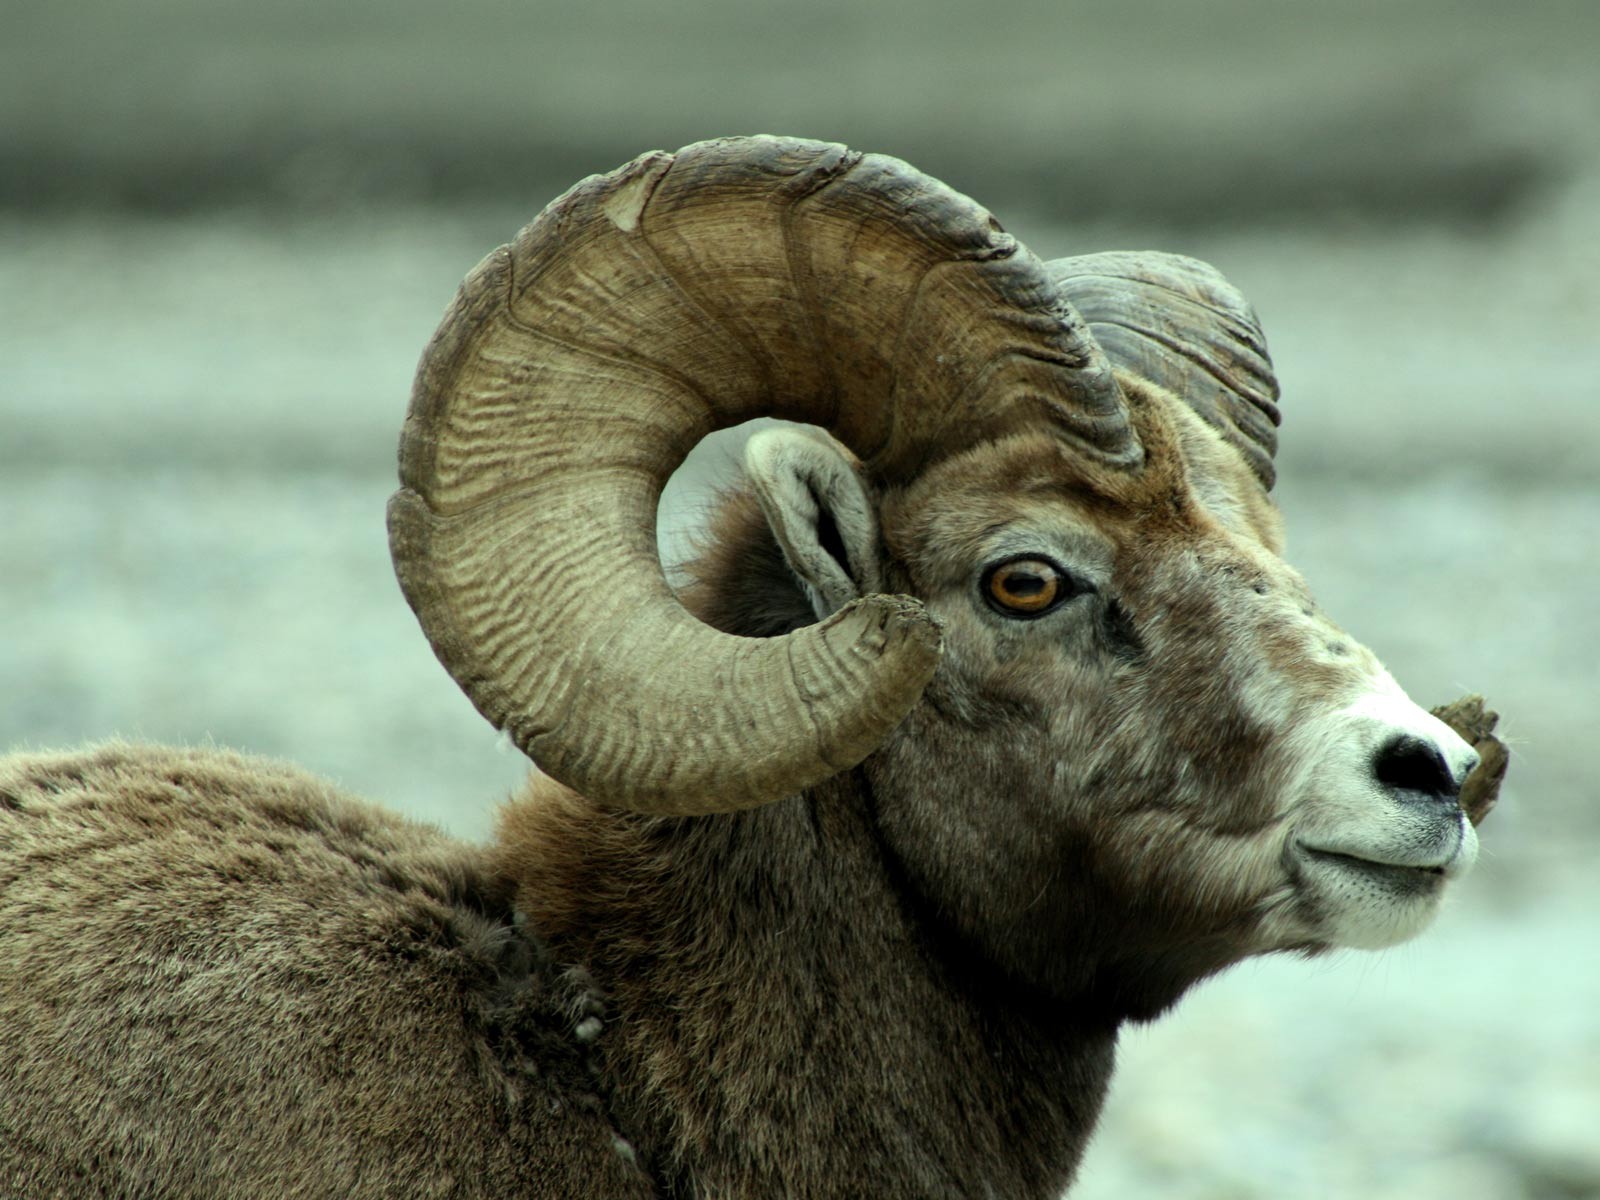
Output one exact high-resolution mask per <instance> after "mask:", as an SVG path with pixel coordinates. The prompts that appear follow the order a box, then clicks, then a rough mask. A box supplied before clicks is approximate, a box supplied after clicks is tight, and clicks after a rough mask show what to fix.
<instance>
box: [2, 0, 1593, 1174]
mask: <svg viewBox="0 0 1600 1200" xmlns="http://www.w3.org/2000/svg"><path fill="white" fill-rule="evenodd" d="M0 27H3V30H4V36H3V38H0V621H3V628H4V630H5V636H4V637H3V638H0V688H3V700H0V747H5V746H9V747H35V748H42V747H51V746H60V745H67V744H72V743H77V742H80V741H84V740H88V739H100V738H105V737H107V736H110V735H113V734H119V735H123V736H129V737H139V738H153V739H162V740H170V741H177V742H185V743H209V742H215V743H219V744H226V745H231V746H237V747H242V748H245V749H249V750H253V751H259V752H262V753H268V754H273V755H282V756H287V757H291V758H293V759H295V760H297V761H299V762H301V763H303V764H305V765H307V766H309V767H311V768H313V769H314V770H317V771H319V772H323V773H326V774H328V775H330V776H332V777H334V778H335V779H337V780H339V781H340V782H341V783H343V784H344V785H345V786H347V787H348V788H350V789H352V790H355V791H357V792H361V793H364V794H366V795H369V796H373V797H378V798H382V799H384V800H386V801H388V802H391V803H394V804H397V805H400V806H402V807H404V808H405V809H406V810H408V811H410V812H412V813H415V814H418V815H420V816H422V817H425V818H427V819H431V820H434V821H438V822H440V823H442V824H444V825H446V826H447V827H448V828H450V829H452V830H454V831H456V832H458V833H460V834H462V835H465V836H469V837H479V836H482V835H483V834H484V833H485V832H486V831H487V829H488V827H489V822H490V819H491V813H492V810H493V806H494V804H495V803H496V802H497V800H499V799H500V798H501V797H502V796H503V795H504V794H505V792H506V790H507V789H508V788H509V787H511V786H512V785H513V784H514V783H515V782H516V781H517V780H518V779H519V778H520V777H521V774H522V772H523V770H524V769H525V763H524V761H523V760H522V759H521V757H520V755H519V754H518V753H517V752H516V751H515V750H513V749H511V748H509V747H508V746H506V745H505V744H503V743H502V742H500V741H499V740H498V739H497V737H496V735H495V734H494V733H493V731H492V730H490V729H489V728H488V726H487V725H486V724H485V723H484V722H483V721H482V720H481V719H480V718H479V717H478V716H477V715H476V714H475V713H474V712H473V711H472V709H471V708H470V706H469V705H468V704H467V703H466V701H465V700H464V699H463V698H462V697H461V696H460V694H459V693H458V692H457V690H456V688H455V686H454V685H453V684H452V683H451V682H450V680H449V679H448V678H447V677H446V675H445V674H444V672H443V671H442V670H441V669H440V668H439V667H438V665H437V664H436V663H435V661H434V659H433V656H432V654H431V652H430V651H429V650H428V648H427V645H426V644H425V642H424V641H423V639H422V637H421V635H420V633H419V631H418V630H417V628H416V626H415V623H414V621H413V618H412V616H411V614H410V612H409V611H408V610H407V609H406V607H405V604H404V602H403V601H402V599H401V597H400V595H399V592H398V590H397V588H396V586H395V584H394V582H393V576H392V574H391V571H390V568H389V565H388V557H387V549H386V546H385V540H384V533H383V524H382V512H383V504H384V501H385V499H386V498H387V496H388V494H389V492H390V491H391V490H392V488H393V486H394V484H393V460H394V446H395V438H396V434H397V432H398V429H399V425H400V420H401V417H402V414H403V412H404V407H405V402H406V396H407V393H408V389H409V384H410V375H411V372H412V369H413V366H414V364H415V361H416V357H417V354H418V353H419V351H420V350H421V348H422V346H423V344H424V342H425V341H426V340H427V338H428V335H429V333H430V332H431V330H432V328H433V326H434V325H435V323H436V322H437V320H438V317H439V315H440V313H441V312H442V310H443V308H444V305H445V304H446V303H447V301H448V300H449V298H450V296H451V294H452V293H453V291H454V288H455V286H456V284H457V282H458V281H459V280H460V278H461V277H462V275H464V274H465V272H466V271H467V270H468V269H469V268H470V267H471V266H472V264H473V263H474V262H476V261H477V259H478V258H480V257H481V256H482V255H483V254H484V253H485V252H487V251H488V250H489V249H491V248H492V247H493V246H495V245H497V244H498V243H500V242H502V241H505V240H507V239H508V238H509V237H510V236H511V235H512V234H513V233H514V232H515V230H516V229H517V228H518V227H519V226H520V225H521V224H523V223H524V222H525V221H527V220H528V219H529V218H531V217H532V216H533V214H534V213H535V212H537V210H538V209H539V208H540V207H542V205H543V204H544V203H545V202H546V201H547V200H549V199H550V198H552V197H553V196H555V195H556V194H557V193H559V192H560V191H561V190H563V189H564V188H565V187H567V186H568V185H569V184H571V183H572V182H574V181H576V180H577V179H578V178H580V177H582V176H583V175H585V174H588V173H590V172H594V171H602V170H607V169H609V168H611V167H613V166H616V165H617V164H619V163H621V162H623V161H625V160H627V159H628V158H631V157H632V156H633V155H635V154H636V153H638V152H640V151H642V150H646V149H651V148H657V147H661V148H667V149H671V148H674V147H676V146H678V145H681V144H683V143H685V142H689V141H694V140H698V139H700V138H704V137H709V136H714V135H718V134H725V133H745V132H774V133H794V134H801V135H806V136H812V137H821V138H829V139H835V140H839V141H844V142H847V143H849V144H851V145H853V146H855V147H857V148H859V149H866V150H879V151H886V152H889V153H892V154H896V155H898V156H900V157H903V158H906V159H909V160H911V161H912V162H914V163H915V164H916V165H918V166H919V167H921V168H922V169H924V170H926V171H928V172H930V173H931V174H934V175H936V176H938V177H940V178H943V179H944V180H945V181H947V182H949V183H950V184H952V185H953V186H955V187H957V188H959V189H960V190H962V191H965V192H967V193H969V194H971V195H973V196H975V197H976V198H978V199H979V200H980V201H981V202H982V203H984V204H985V205H987V206H988V207H989V208H990V209H992V210H993V211H994V212H995V213H996V214H997V215H998V216H999V218H1000V219H1001V220H1002V222H1004V224H1005V225H1006V226H1007V228H1008V229H1010V230H1011V231H1012V232H1014V233H1016V234H1017V235H1019V236H1020V237H1021V238H1022V239H1023V240H1024V241H1025V242H1026V243H1028V244H1029V245H1030V246H1031V247H1032V248H1033V249H1034V250H1035V251H1037V252H1038V253H1040V254H1041V255H1042V256H1045V257H1054V256H1057V255H1062V254H1070V253H1080V252H1086V251H1091V250H1099V249H1109V248H1119V247H1120V248H1160V249H1168V250H1176V251H1181V252H1183V253H1187V254H1192V255H1196V256H1199V257H1202V258H1205V259H1208V260H1210V261H1212V262H1214V263H1215V264H1217V265H1218V266H1219V267H1220V268H1221V269H1222V270H1223V271H1224V272H1225V273H1226V274H1227V275H1229V276H1230V278H1232V279H1233V280H1234V282H1236V283H1237V284H1238V285H1239V286H1240V287H1241V288H1242V289H1243V290H1244V292H1245V293H1246V294H1247V295H1248V296H1250V297H1251V299H1252V300H1253V302H1254V303H1255V304H1256V306H1257V308H1258V309H1259V310H1260V312H1261V314H1262V317H1263V321H1264V323H1265V326H1266V329H1267V332H1268V336H1269V339H1270V340H1271V344H1272V348H1273V352H1274V356H1275V359H1276V361H1277V365H1278V368H1279V373H1280V378H1281V381H1282V384H1283V388H1284V400H1283V411H1284V414H1285V426H1284V430H1283V449H1282V451H1281V454H1280V458H1279V462H1280V478H1281V481H1282V482H1281V483H1280V485H1279V489H1278V497H1279V501H1280V503H1281V504H1282V506H1283V508H1284V509H1285V511H1286V513H1287V515H1288V520H1289V530H1290V557H1291V559H1292V560H1293V561H1294V562H1295V563H1296V565H1298V566H1299V567H1300V568H1301V569H1302V570H1303V571H1304V572H1305V573H1306V574H1307V576H1308V577H1309V579H1310V581H1311V583H1312V586H1313V587H1314V589H1315V590H1316V591H1317V593H1318V595H1319V597H1320V598H1321V600H1322V601H1323V603H1324V605H1325V606H1326V607H1327V609H1328V610H1329V611H1330V612H1332V613H1333V614H1334V615H1335V617H1336V618H1338V619H1339V620H1341V621H1342V622H1343V623H1344V624H1345V625H1346V626H1347V627H1348V628H1349V629H1350V630H1351V631H1352V632H1353V633H1354V634H1355V635H1356V636H1357V637H1359V638H1360V639H1361V640H1363V641H1365V642H1367V643H1368V644H1369V645H1371V646H1373V647H1374V648H1375V649H1376V650H1377V651H1378V652H1379V654H1380V655H1381V656H1382V657H1383V658H1384V659H1385V660H1386V661H1387V662H1388V664H1389V665H1390V667H1391V668H1392V669H1393V671H1394V672H1395V674H1396V675H1397V676H1398V677H1399V678H1400V680H1401V681H1402V682H1403V683H1404V684H1405V685H1406V686H1407V687H1408V688H1409V689H1410V690H1411V692H1412V694H1413V695H1414V696H1415V697H1417V698H1418V699H1419V700H1421V701H1422V702H1423V703H1425V704H1433V703H1437V702H1440V701H1443V700H1445V699H1448V698H1451V697H1453V696H1456V695H1458V694H1460V693H1462V692H1464V691H1469V690H1470V691H1481V692H1482V693H1484V694H1485V695H1486V696H1487V697H1488V698H1489V700H1490V702H1491V705H1492V706H1494V707H1496V708H1498V709H1499V710H1500V711H1501V712H1502V713H1503V714H1504V722H1503V731H1504V732H1505V733H1506V735H1507V737H1508V740H1509V741H1511V742H1512V744H1513V749H1514V757H1513V764H1512V771H1511V776H1510V782H1509V786H1508V788H1507V791H1506V794H1505V796H1504V798H1503V800H1502V804H1501V807H1500V809H1499V810H1498V811H1497V812H1496V814H1495V815H1494V817H1493V818H1492V820H1491V823H1490V824H1489V825H1487V826H1486V827H1485V829H1484V830H1483V834H1484V851H1485V856H1484V861H1483V862H1482V865H1481V866H1480V868H1479V869H1478V871H1477V873H1476V874H1475V875H1474V877H1473V878H1472V879H1471V880H1470V881H1469V882H1468V883H1467V884H1466V885H1465V886H1464V887H1463V888H1462V889H1461V891H1462V895H1461V896H1460V897H1459V898H1458V899H1457V901H1456V903H1455V904H1454V905H1453V906H1452V907H1451V909H1450V910H1449V911H1448V912H1447V913H1446V914H1445V915H1444V917H1443V918H1442V919H1441V921H1440V923H1439V926H1438V927H1437V928H1436V929H1435V930H1433V931H1432V932H1431V933H1430V934H1429V935H1427V936H1426V937H1425V938H1423V939H1422V940H1421V941H1419V942H1417V943H1415V944H1414V945H1411V946H1406V947H1402V948H1400V949H1397V950H1393V951H1389V952H1387V953H1385V954H1382V955H1354V954H1352V955H1347V956H1343V957H1340V958H1337V959H1329V960H1319V961H1317V962H1315V963H1311V964H1307V963H1304V962H1299V961H1282V962H1279V961H1268V962H1261V963H1257V964H1248V965H1246V966H1244V967H1242V968H1239V969H1236V970H1235V971H1234V972H1232V973H1231V974H1230V975H1229V976H1227V977H1225V978H1224V979H1221V980H1219V981H1215V982H1213V983H1211V984H1209V985H1207V986H1205V987H1203V988H1201V989H1199V990H1198V991H1197V992H1196V993H1195V994H1194V995H1193V996H1191V997H1190V998H1189V999H1188V1000H1186V1001H1185V1002H1184V1004H1183V1005H1182V1006H1181V1007H1180V1009H1179V1010H1178V1011H1177V1012H1176V1013H1175V1014H1173V1015H1172V1016H1170V1017H1168V1018H1166V1019H1165V1020H1164V1021H1162V1022H1161V1023H1159V1024H1158V1025H1157V1026H1155V1027H1153V1028H1151V1029H1149V1030H1139V1031H1135V1032H1133V1033H1131V1034H1130V1036H1129V1038H1128V1039H1127V1043H1126V1049H1125V1052H1124V1056H1123V1067H1122V1070H1121V1072H1120V1073H1119V1076H1118V1079H1117V1083H1116V1086H1115V1093H1114V1096H1113V1100H1112V1103H1111V1105H1110V1107H1109V1109H1108V1111H1107V1113H1106V1117H1105V1121H1104V1125H1103V1131H1102V1134H1101V1136H1100V1138H1099V1140H1098V1142H1097V1143H1096V1144H1095V1146H1094V1148H1093V1149H1092V1151H1091V1153H1090V1155H1089V1158H1088V1161H1087V1163H1086V1164H1085V1167H1084V1171H1083V1176H1082V1180H1081V1183H1080V1186H1079V1188H1078V1190H1077V1191H1076V1192H1075V1193H1074V1195H1075V1196H1076V1197H1092V1198H1097V1200H1109V1198H1112V1197H1130V1196H1146V1195H1149V1196H1158V1195H1159V1196H1164V1197H1195V1198H1200V1197H1205V1198H1215V1200H1223V1198H1229V1200H1232V1198H1255V1197H1262V1198H1266V1197H1272V1198H1274V1200H1284V1198H1289V1200H1295V1198H1302V1197H1304V1198H1317V1200H1321V1198H1339V1200H1343V1198H1347V1197H1348V1198H1356V1197H1360V1198H1362V1200H1374V1198H1388V1197H1395V1198H1399V1197H1405V1198H1408V1200H1415V1198H1418V1197H1423V1198H1426V1197H1446V1196H1448V1197H1451V1198H1452V1200H1475V1198H1482V1200H1573V1198H1577V1197H1587V1196H1600V936H1597V932H1596V925H1597V923H1600V881H1597V873H1596V871H1595V868H1594V865H1593V864H1594V862H1595V859H1596V851H1597V850H1600V805H1597V804H1596V803H1595V785H1594V783H1593V765H1592V763H1593V759H1592V754H1593V746H1594V742H1595V737H1596V733H1595V729H1596V718H1597V716H1600V705H1597V696H1596V693H1597V689H1596V686H1595V679H1596V667H1595V659H1596V655H1597V651H1600V603H1597V601H1596V597H1597V596H1600V555H1597V553H1596V536H1597V535H1596V530H1597V529H1600V471H1597V469H1600V347H1597V337H1596V329H1597V326H1600V68H1597V66H1596V62H1597V61H1600V60H1597V50H1600V6H1596V5H1595V4H1593V3H1592V2H1590V0H1565V2H1564V0H1526V2H1525V3H1523V4H1520V5H1516V6H1511V5H1506V4H1504V3H1503V0H1411V2H1409V3H1407V4H1404V5H1396V4H1392V3H1388V2H1386V0H1324V2H1322V3H1317V4H1312V3H1309V2H1308V3H1300V2H1297V0H1276V2H1270V3H1269V2H1267V0H1222V2H1218V3H1210V4H1197V3H1194V2H1193V0H1143V2H1128V0H1117V2H1113V0H1097V2H1090V3H1079V2H1066V0H1048V2H1047V0H1013V2H1011V3H1005V4H992V3H991V4H980V3H976V2H974V0H919V2H917V3H912V2H910V0H880V2H878V3H872V4H864V3H861V0H850V2H846V0H809V2H808V3H806V4H804V5H799V4H789V5H785V4H770V3H760V2H747V3H735V2H733V0H679V2H678V3H674V4H670V5H669V4H662V3H659V2H653V0H604V2H597V3H591V4H584V5H580V4H577V3H565V4H555V3H523V4H513V3H509V2H501V0H457V2H455V3H451V4H439V3H422V2H421V0H386V2H384V3H377V2H376V0H276V2H275V3H273V4H270V5H264V4H259V3H254V2H252V3H245V2H244V0H140V3H138V4H128V3H112V2H110V0H74V2H73V3H71V4H60V3H49V4H47V3H44V2H42V0H9V3H7V4H6V6H5V11H4V14H3V16H0ZM731 462H732V451H731V450H730V449H728V448H727V447H725V446H724V447H719V448H715V449H713V450H711V451H710V452H708V453H706V454H704V455H702V456H701V458H700V461H699V463H698V464H697V466H696V468H695V471H696V480H695V481H694V482H695V483H697V484H700V485H703V484H704V482H705V479H706V478H707V477H715V476H717V474H718V473H719V472H725V471H726V470H727V468H728V466H729V464H730V463H731ZM697 511H698V501H697V500H696V499H695V498H694V492H693V489H692V488H691V489H689V490H688V491H687V492H686V493H684V494H682V495H680V497H679V499H678V500H676V501H675V502H674V504H673V506H672V507H671V509H670V511H668V512H666V513H665V514H664V518H663V519H664V523H665V524H666V525H668V526H669V527H670V528H671V529H672V530H681V529H682V528H684V527H686V526H688V525H692V523H693V520H694V518H695V515H696V513H697Z"/></svg>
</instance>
